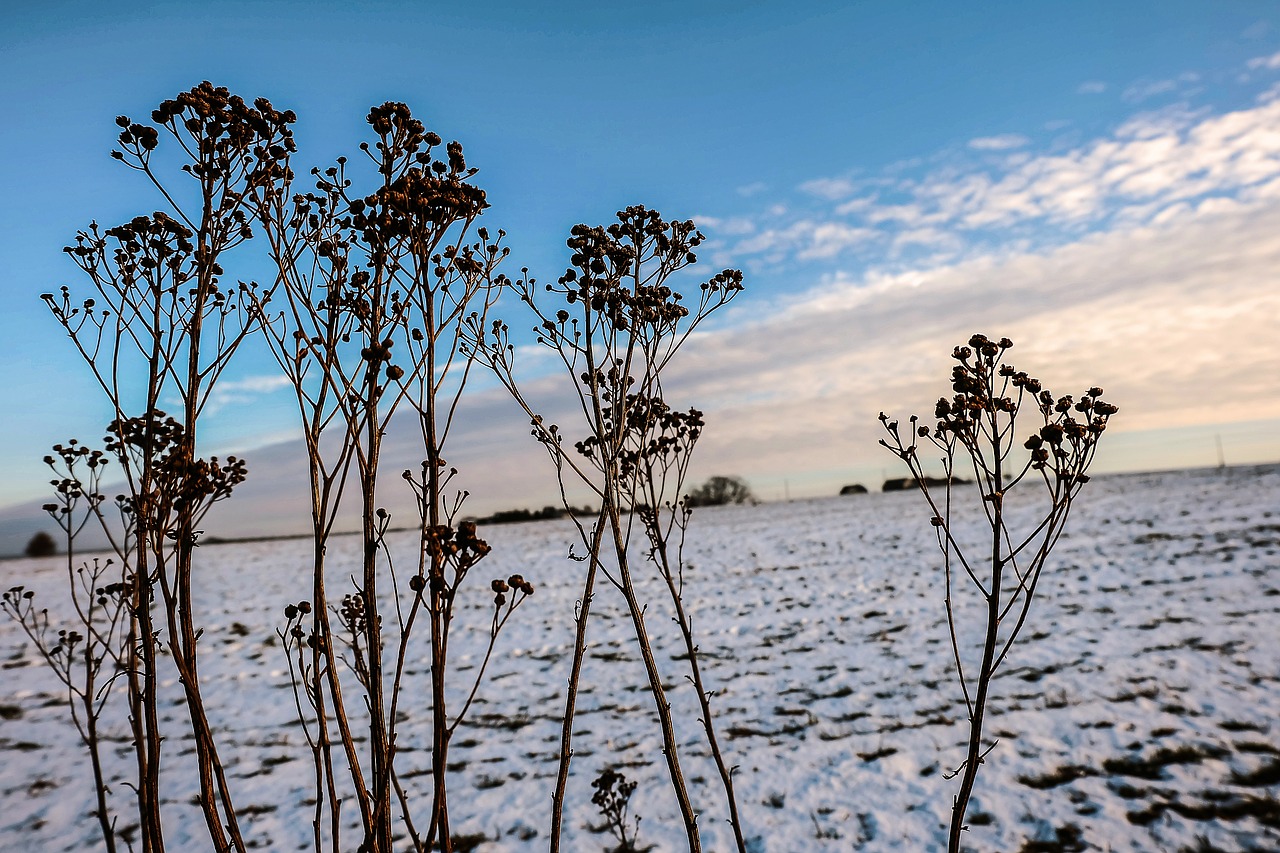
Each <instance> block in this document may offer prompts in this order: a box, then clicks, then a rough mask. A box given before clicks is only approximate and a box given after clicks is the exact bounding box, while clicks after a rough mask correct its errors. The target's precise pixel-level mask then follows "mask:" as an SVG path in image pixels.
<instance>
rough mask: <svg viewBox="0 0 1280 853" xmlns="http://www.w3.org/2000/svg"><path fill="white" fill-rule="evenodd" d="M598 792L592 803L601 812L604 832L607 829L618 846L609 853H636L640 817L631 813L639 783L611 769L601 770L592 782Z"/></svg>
mask: <svg viewBox="0 0 1280 853" xmlns="http://www.w3.org/2000/svg"><path fill="white" fill-rule="evenodd" d="M591 787H592V789H593V790H594V791H595V793H594V794H592V795H591V802H592V803H593V804H594V805H595V807H596V808H598V809H599V810H600V816H601V817H602V818H604V827H603V828H604V829H606V830H608V831H609V833H610V834H612V835H613V837H614V838H616V839H618V843H617V845H616V846H615V847H613V849H612V850H611V851H609V853H636V851H638V850H639V849H640V848H638V847H637V846H636V844H637V842H638V836H639V834H640V816H639V815H636V816H635V817H631V816H630V815H629V814H628V810H629V808H630V803H631V795H632V794H633V793H634V792H635V790H636V783H635V782H629V781H627V777H626V776H624V775H623V774H621V773H619V772H618V771H616V770H614V769H613V768H612V767H606V768H605V769H604V770H602V771H600V775H599V776H597V777H596V779H595V781H593V782H592V783H591Z"/></svg>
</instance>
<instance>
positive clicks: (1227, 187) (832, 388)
mask: <svg viewBox="0 0 1280 853" xmlns="http://www.w3.org/2000/svg"><path fill="white" fill-rule="evenodd" d="M1272 60H1274V64H1270V63H1272ZM1249 70H1250V72H1251V73H1264V72H1269V71H1271V70H1280V55H1278V56H1277V57H1268V58H1263V59H1262V60H1259V61H1257V62H1256V63H1251V64H1250V68H1249ZM1181 82H1182V83H1183V84H1186V85H1190V83H1191V82H1193V81H1189V80H1182V81H1181ZM1263 82H1264V84H1265V82H1266V81H1263ZM1081 91H1082V92H1086V91H1087V93H1089V94H1096V93H1097V92H1100V91H1102V90H1100V89H1098V88H1097V86H1096V85H1092V84H1086V85H1083V86H1082V87H1081ZM742 196H743V198H742V200H740V203H741V204H742V205H744V206H745V205H747V204H751V205H758V209H757V211H756V212H752V211H745V212H736V213H735V214H734V216H732V217H720V218H716V217H697V221H698V222H699V225H700V226H701V227H703V229H704V230H705V232H706V233H707V234H708V235H709V236H710V238H711V239H710V240H709V242H708V244H707V246H706V248H707V249H709V250H710V251H707V252H704V254H706V255H708V256H709V258H710V260H711V261H712V263H713V264H714V265H716V266H720V265H738V266H743V267H745V268H746V269H747V270H748V275H747V280H746V284H747V288H748V291H747V294H745V295H744V297H745V298H743V299H742V300H741V301H740V302H739V303H737V304H735V305H734V306H733V307H731V309H730V310H728V311H727V312H726V313H725V314H724V315H723V316H721V317H719V318H718V319H717V321H716V323H715V324H714V325H713V326H712V327H710V328H709V329H708V330H705V331H701V332H699V333H698V334H697V335H695V336H694V337H693V338H692V339H691V340H690V341H689V344H688V346H687V349H686V350H685V351H684V352H683V353H682V356H681V357H680V358H679V359H677V360H676V361H675V362H674V363H673V365H672V370H671V373H670V374H669V375H668V377H667V381H666V383H665V387H666V391H667V394H668V400H669V402H670V403H672V404H673V405H675V406H679V407H686V406H690V405H694V406H697V407H698V408H701V409H703V410H704V411H705V413H706V416H707V423H708V429H707V431H706V432H705V433H704V437H703V439H702V442H701V445H700V447H699V449H698V452H697V455H696V459H697V461H696V464H695V469H694V476H695V478H697V477H703V476H707V475H709V474H713V473H735V474H741V475H744V476H746V477H748V479H750V480H752V481H753V482H755V483H757V484H762V483H769V484H776V483H778V482H781V481H783V480H788V479H789V480H790V482H792V483H794V484H796V485H797V489H796V494H797V495H803V494H806V493H807V494H816V493H826V494H829V493H831V489H832V487H833V486H838V485H839V483H840V482H842V481H847V480H851V479H854V478H855V477H857V476H858V475H859V472H862V476H866V472H869V471H874V470H878V469H881V468H885V467H892V462H893V460H892V459H891V458H889V457H887V455H885V454H884V452H883V451H882V450H880V449H879V448H878V447H877V446H876V443H875V442H876V439H877V438H879V435H878V432H877V431H878V424H877V421H876V415H877V413H878V412H879V411H881V410H887V411H890V412H892V413H894V414H897V415H907V414H910V413H912V412H918V413H921V414H925V415H927V414H928V413H929V412H930V411H931V410H932V402H933V401H934V400H936V398H937V397H938V396H939V395H941V394H944V393H946V392H947V390H948V379H947V377H948V376H949V371H950V360H949V353H950V350H951V347H952V346H954V345H955V344H958V343H962V342H963V341H965V340H966V339H967V338H968V336H969V335H970V334H972V333H974V332H979V331H980V332H984V333H987V334H990V335H994V336H1008V337H1010V338H1012V339H1013V340H1014V342H1015V344H1016V347H1015V349H1014V350H1013V352H1012V354H1011V360H1012V361H1013V363H1015V364H1016V365H1018V366H1019V367H1020V368H1022V369H1025V370H1027V371H1029V372H1031V373H1032V374H1033V375H1037V376H1039V377H1040V378H1042V379H1043V380H1044V381H1045V383H1046V385H1047V386H1048V387H1050V388H1051V389H1053V390H1054V391H1055V392H1057V393H1077V394H1078V393H1079V392H1080V391H1082V390H1083V389H1084V388H1086V387H1088V386H1090V385H1094V384H1098V385H1102V386H1103V387H1104V388H1105V389H1106V390H1107V398H1108V399H1109V400H1111V401H1112V402H1115V403H1116V404H1118V405H1119V406H1120V407H1121V412H1120V414H1119V415H1118V416H1117V417H1116V418H1115V419H1114V421H1113V425H1112V429H1113V431H1114V432H1115V433H1116V434H1117V435H1118V436H1119V435H1123V434H1125V433H1130V434H1132V433H1138V432H1141V433H1144V434H1148V433H1149V434H1151V435H1169V434H1172V433H1174V432H1177V431H1178V430H1187V429H1192V428H1195V427H1208V426H1212V425H1220V424H1231V423H1242V422H1258V421H1272V420H1278V419H1280V347H1277V346H1276V345H1275V343H1274V341H1275V331H1274V326H1275V323H1276V321H1277V318H1280V227H1277V226H1280V90H1277V89H1276V88H1274V87H1273V88H1271V89H1268V90H1266V91H1264V92H1262V93H1261V94H1260V95H1259V96H1258V97H1257V100H1256V102H1255V103H1254V105H1253V106H1251V107H1248V108H1245V109H1239V110H1235V111H1231V112H1225V113H1218V114H1214V113H1211V112H1208V111H1206V110H1203V109H1196V108H1193V107H1191V106H1189V103H1188V102H1185V101H1179V102H1177V103H1173V104H1169V105H1167V106H1166V107H1164V108H1161V109H1157V110H1151V111H1146V112H1143V113H1139V114H1137V115H1135V116H1132V117H1131V118H1130V119H1129V120H1127V121H1125V122H1124V123H1122V124H1121V125H1120V126H1119V127H1117V128H1116V129H1115V130H1114V132H1113V133H1111V134H1109V135H1106V136H1104V137H1099V138H1096V139H1093V140H1089V141H1085V142H1081V143H1078V144H1075V145H1072V146H1067V147H1062V146H1060V145H1058V144H1057V143H1056V142H1055V141H1053V140H1050V141H1049V142H1048V143H1046V144H1043V145H1041V146H1040V148H1037V147H1036V143H1034V142H1033V141H1032V140H1030V139H1029V138H1028V137H1027V136H1023V135H1021V134H999V135H993V136H987V137H980V138H977V139H974V140H971V141H970V142H969V143H968V144H967V145H966V146H965V152H964V155H963V156H962V157H960V158H959V159H956V158H935V160H934V161H931V163H930V164H921V163H915V164H908V165H901V166H898V167H893V168H890V169H886V170H885V172H884V173H883V174H881V175H879V176H872V177H867V176H865V175H863V176H858V175H854V176H850V175H843V176H833V177H824V178H816V179H814V180H811V181H808V182H806V183H805V184H803V185H802V186H801V187H799V188H798V193H797V195H796V196H795V197H783V198H779V197H770V191H769V190H768V188H767V187H766V186H764V185H759V186H753V188H752V191H751V192H750V193H746V192H744V193H742ZM797 269H799V270H802V271H803V272H800V273H797V272H796V270H797ZM797 275H806V276H808V277H809V280H810V281H811V282H812V284H811V286H809V287H807V288H802V289H800V290H798V291H797V290H795V287H794V286H795V284H796V281H795V278H796V276H797ZM784 278H785V279H786V283H787V285H788V287H786V288H778V287H776V285H775V283H776V282H779V281H781V280H783V279H784ZM753 291H754V292H753ZM517 324H518V321H513V325H517ZM546 363H547V361H546V360H545V359H541V360H540V359H538V358H536V357H535V358H533V359H530V360H529V361H528V362H527V364H526V367H527V368H528V371H529V377H530V380H529V387H528V391H529V397H530V398H531V399H532V400H535V401H542V403H543V404H544V405H545V411H546V413H547V415H548V419H550V420H554V421H557V422H559V423H561V424H562V426H564V428H565V429H566V431H567V432H568V434H569V435H570V436H571V438H576V437H577V435H578V433H579V430H577V429H575V428H574V427H573V426H571V425H572V424H573V423H574V421H573V420H572V419H571V417H570V415H571V413H572V407H571V406H570V401H569V399H568V397H567V394H566V392H565V391H561V390H557V389H558V388H561V387H563V386H561V385H560V384H559V383H560V382H561V381H562V379H561V377H557V376H554V375H549V374H545V373H543V372H542V370H543V369H544V368H545V366H546ZM565 381H567V380H565ZM225 390H226V391H227V392H228V393H227V394H226V395H225V396H224V398H221V399H220V403H221V404H222V405H223V406H224V407H225V409H226V410H227V411H226V412H225V413H224V416H234V412H233V410H234V409H235V408H236V406H237V405H243V404H244V403H245V402H247V401H248V400H250V399H258V398H260V397H261V396H262V395H265V394H278V393H287V392H285V391H280V390H278V389H277V388H276V384H275V383H274V382H273V380H271V379H270V378H264V377H253V378H252V379H251V380H246V381H245V382H244V383H242V386H235V387H229V388H228V389H225ZM411 432H412V431H411V430H408V431H397V432H395V433H394V434H393V435H392V437H391V438H390V439H389V445H388V451H387V459H388V465H389V468H388V470H390V471H392V472H393V473H394V472H398V471H399V470H400V468H402V467H405V468H407V467H414V466H416V464H417V459H418V454H416V453H415V452H414V451H413V449H412V442H411V440H410V439H411ZM1113 440H1115V439H1113ZM452 441H453V442H454V444H453V451H452V454H451V455H450V459H449V461H450V463H451V464H453V465H455V466H457V467H458V468H459V469H460V470H461V471H462V472H463V473H462V476H461V479H460V480H459V484H460V485H461V486H463V487H465V488H467V489H469V490H470V491H471V492H472V494H473V498H472V504H471V507H472V511H474V512H477V513H485V512H490V511H493V510H496V509H503V508H509V507H512V506H540V505H543V504H546V503H553V502H555V501H556V499H557V493H556V489H555V486H554V481H553V479H552V473H553V471H552V468H551V465H550V463H549V462H548V461H547V459H546V456H545V453H544V452H543V451H542V450H541V448H539V447H538V446H537V445H536V443H534V442H533V440H532V439H531V438H529V436H528V430H527V426H526V424H525V421H524V419H523V418H522V417H521V416H520V415H519V414H518V411H517V409H516V407H515V406H514V404H513V403H512V402H511V401H510V400H508V399H506V397H505V394H504V392H502V391H501V390H500V389H496V388H492V387H489V388H483V389H481V390H479V391H478V393H476V394H474V395H473V396H472V397H471V399H470V400H469V402H468V404H467V405H465V406H464V407H463V409H462V411H461V413H460V420H459V422H458V424H457V426H456V432H455V435H454V436H453V438H452ZM1104 446H1105V442H1104ZM1269 446H1270V448H1271V449H1270V451H1268V450H1266V449H1265V448H1264V450H1263V451H1262V453H1263V454H1264V456H1265V455H1266V454H1267V453H1270V456H1268V457H1267V458H1268V459H1276V458H1280V436H1277V437H1275V438H1274V439H1273V440H1272V442H1271V444H1270V445H1269ZM244 455H245V456H246V457H247V458H248V460H249V464H250V480H249V482H248V483H247V484H246V485H245V487H243V489H242V492H241V494H239V495H237V497H236V498H234V499H233V500H232V501H230V502H228V503H227V504H226V505H225V507H223V508H221V509H220V511H219V516H220V518H221V521H220V522H219V523H220V524H224V525H226V526H233V527H235V528H236V529H237V530H241V531H243V532H246V533H269V532H278V531H281V530H286V529H288V530H300V529H302V528H304V527H305V520H306V514H307V507H306V503H305V501H306V488H305V481H304V476H305V472H304V469H303V467H302V460H301V455H300V448H299V447H298V445H297V443H296V442H291V443H285V444H277V445H272V446H269V447H260V448H258V449H256V450H249V451H247V452H245V453H244ZM1104 458H1106V457H1105V453H1104ZM1237 461H1261V460H1257V459H1255V460H1237ZM1142 464H1144V463H1142V462H1132V463H1130V462H1127V460H1126V459H1123V458H1117V459H1111V460H1109V466H1110V467H1111V468H1112V469H1125V468H1130V469H1132V468H1134V467H1141V466H1142ZM388 480H389V481H390V480H395V481H397V482H396V485H402V484H400V483H399V482H398V478H397V477H394V476H393V477H389V478H388ZM570 498H571V499H572V500H574V501H575V502H580V501H582V500H588V499H589V495H588V494H587V493H586V492H585V491H582V490H575V491H573V492H571V494H570ZM388 503H389V504H391V505H392V506H393V509H397V511H403V509H404V508H405V507H406V506H407V496H399V497H395V496H394V495H388ZM37 505H38V504H37Z"/></svg>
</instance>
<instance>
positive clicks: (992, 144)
mask: <svg viewBox="0 0 1280 853" xmlns="http://www.w3.org/2000/svg"><path fill="white" fill-rule="evenodd" d="M1030 141H1031V140H1030V139H1027V138H1026V137H1025V136H1023V135H1022V134H1020V133H1002V134H1000V135H999V136H981V137H978V138H977V139H970V140H969V147H970V148H972V149H974V150H975V151H1008V150H1010V149H1012V148H1021V147H1023V146H1024V145H1026V144H1027V143H1029V142H1030Z"/></svg>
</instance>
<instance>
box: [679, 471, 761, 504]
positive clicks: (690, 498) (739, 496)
mask: <svg viewBox="0 0 1280 853" xmlns="http://www.w3.org/2000/svg"><path fill="white" fill-rule="evenodd" d="M684 502H685V504H686V505H687V506H695V507H696V506H724V505H725V504H748V503H749V504H753V503H755V502H756V496H755V495H754V494H753V493H752V491H751V487H750V486H749V485H747V481H746V480H744V479H742V478H741V477H722V476H716V477H711V478H710V479H708V480H707V481H706V482H705V483H703V484H702V485H701V486H698V487H697V488H696V489H694V490H693V491H691V492H689V494H687V495H685V498H684Z"/></svg>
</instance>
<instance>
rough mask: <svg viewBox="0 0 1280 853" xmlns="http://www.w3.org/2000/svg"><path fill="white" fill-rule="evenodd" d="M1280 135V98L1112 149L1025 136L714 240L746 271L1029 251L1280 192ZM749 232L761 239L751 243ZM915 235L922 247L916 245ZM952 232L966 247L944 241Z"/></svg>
mask: <svg viewBox="0 0 1280 853" xmlns="http://www.w3.org/2000/svg"><path fill="white" fill-rule="evenodd" d="M1278 127H1280V99H1277V98H1271V99H1265V98H1264V100H1263V101H1262V102H1261V103H1259V104H1258V105H1257V106H1255V107H1252V108H1249V109H1243V110H1237V111H1234V112H1228V113H1220V114H1210V113H1208V112H1207V111H1205V110H1203V109H1200V110H1196V109H1192V108H1190V107H1188V106H1186V105H1185V104H1181V103H1178V104H1172V105H1170V106H1168V107H1165V108H1162V109H1158V110H1152V111H1146V112H1140V113H1137V114H1135V115H1133V116H1132V117H1130V118H1129V119H1128V120H1127V121H1125V122H1124V123H1122V124H1121V125H1120V126H1119V127H1117V128H1116V129H1115V130H1114V131H1113V132H1112V133H1111V134H1110V135H1108V136H1104V137H1100V138H1096V139H1093V140H1090V141H1088V142H1085V143H1082V144H1077V145H1075V146H1074V147H1071V148H1067V149H1064V150H1061V151H1035V150H1033V149H1031V148H1030V147H1029V143H1027V141H1026V140H1025V138H1024V137H1017V136H1015V135H1012V134H1011V135H1006V136H994V137H985V138H983V139H981V140H974V141H973V142H971V143H970V147H971V148H977V149H978V150H980V151H981V152H983V153H984V154H985V153H988V152H992V153H1001V152H1004V153H1005V156H1003V157H1000V158H991V157H987V158H985V159H981V160H978V159H973V158H969V159H968V160H966V159H964V158H959V159H956V158H954V157H953V158H952V159H951V160H948V161H944V162H943V164H942V165H938V166H935V167H934V168H933V169H932V170H930V171H924V172H920V171H917V173H916V174H914V175H912V174H909V173H907V174H902V175H895V176H883V177H880V178H868V179H865V180H861V181H859V182H857V183H855V182H854V181H853V180H852V179H850V178H847V177H837V178H830V179H816V180H813V181H809V182H807V183H806V184H804V185H803V186H802V189H803V190H804V191H805V192H806V193H808V194H809V195H811V196H813V197H816V198H817V199H818V200H819V201H818V204H819V205H820V206H821V205H822V204H823V203H830V205H831V206H830V207H829V208H828V209H827V210H826V212H823V211H821V210H815V209H813V206H812V203H810V205H809V207H808V208H807V209H804V210H803V212H797V213H794V214H792V213H788V212H787V211H786V210H785V209H783V210H774V211H772V212H770V213H769V214H768V217H767V218H766V219H752V218H751V217H749V216H743V217H738V218H737V219H736V220H735V221H734V223H733V224H732V225H731V226H730V227H726V228H723V229H719V230H717V229H716V228H715V227H714V226H713V227H712V228H711V230H712V231H713V232H715V233H716V236H717V237H719V238H720V247H721V248H722V249H723V252H724V253H725V254H726V255H727V256H728V257H732V258H737V259H738V260H737V263H739V264H742V263H748V264H750V263H756V264H765V265H769V264H777V263H782V262H784V261H785V260H786V259H787V258H795V259H798V260H809V261H812V260H821V259H832V258H837V257H840V256H842V255H844V254H846V253H850V252H853V253H856V254H857V255H858V257H859V258H860V259H862V260H863V261H864V262H868V263H873V264H874V263H875V262H877V260H880V261H883V260H886V259H891V258H892V257H893V256H894V253H895V251H898V250H901V249H902V248H903V246H904V245H906V244H911V243H917V244H920V245H923V244H925V243H926V242H928V243H933V244H936V245H937V246H938V247H942V246H944V245H945V246H947V247H948V249H947V250H948V251H952V252H957V253H958V252H960V251H962V250H963V249H964V246H965V244H966V243H967V244H968V245H970V246H972V247H974V249H975V250H976V251H983V250H985V248H986V247H988V246H990V245H993V244H996V243H1002V244H1006V245H1010V244H1013V242H1014V241H1017V240H1025V241H1027V242H1028V244H1029V245H1041V246H1051V245H1055V244H1061V243H1063V242H1066V241H1071V240H1075V239H1078V238H1079V237H1080V236H1082V235H1084V234H1086V233H1088V232H1090V231H1097V230H1106V229H1108V228H1112V227H1117V226H1120V225H1125V226H1128V225H1134V224H1143V223H1148V224H1151V223H1162V222H1167V221H1169V219H1170V218H1172V217H1177V216H1182V215H1187V214H1189V213H1193V212H1195V211H1197V210H1199V209H1201V208H1202V207H1203V208H1205V209H1210V208H1212V207H1214V206H1215V205H1228V206H1229V205H1230V204H1233V203H1234V202H1235V200H1237V199H1238V198H1241V197H1243V196H1247V195H1248V194H1250V193H1254V194H1257V193H1262V194H1266V193H1269V192H1272V191H1273V188H1269V187H1272V185H1273V184H1275V183H1276V182H1277V181H1280V131H1277V130H1276V128H1278ZM1014 146H1019V147H1017V148H1016V149H1015V148H1014ZM749 221H755V222H756V224H757V225H758V227H757V228H756V229H755V230H753V231H749V230H748V227H747V223H748V222H749ZM904 231H910V232H914V234H913V236H908V237H904V236H903V235H902V233H901V232H904ZM944 232H945V233H949V234H951V235H952V236H953V239H951V240H949V241H942V240H938V239H936V238H937V236H938V235H940V234H942V233H944ZM956 237H962V238H963V240H964V242H962V241H960V240H957V239H954V238H956Z"/></svg>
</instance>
